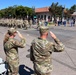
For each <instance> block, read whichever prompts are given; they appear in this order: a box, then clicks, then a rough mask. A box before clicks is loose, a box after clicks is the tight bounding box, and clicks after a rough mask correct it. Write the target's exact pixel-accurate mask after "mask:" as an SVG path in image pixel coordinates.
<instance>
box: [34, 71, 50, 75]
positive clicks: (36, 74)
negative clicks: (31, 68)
mask: <svg viewBox="0 0 76 75" xmlns="http://www.w3.org/2000/svg"><path fill="white" fill-rule="evenodd" d="M34 75H51V73H45V74H40V73H39V72H38V71H35V74H34Z"/></svg>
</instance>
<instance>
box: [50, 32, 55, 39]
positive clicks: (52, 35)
mask: <svg viewBox="0 0 76 75" xmlns="http://www.w3.org/2000/svg"><path fill="white" fill-rule="evenodd" d="M50 35H51V37H52V38H53V39H56V35H55V34H54V33H53V32H51V31H50Z"/></svg>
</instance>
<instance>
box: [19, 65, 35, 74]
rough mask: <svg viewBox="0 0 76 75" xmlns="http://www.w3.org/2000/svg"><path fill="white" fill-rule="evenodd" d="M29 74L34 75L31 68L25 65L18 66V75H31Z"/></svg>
mask: <svg viewBox="0 0 76 75" xmlns="http://www.w3.org/2000/svg"><path fill="white" fill-rule="evenodd" d="M31 74H34V71H33V70H32V69H31V68H29V67H27V66H25V65H20V66H19V75H31Z"/></svg>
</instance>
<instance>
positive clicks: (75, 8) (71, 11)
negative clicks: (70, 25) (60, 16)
mask: <svg viewBox="0 0 76 75" xmlns="http://www.w3.org/2000/svg"><path fill="white" fill-rule="evenodd" d="M75 10H76V5H73V6H71V8H70V9H69V11H70V14H73V12H75Z"/></svg>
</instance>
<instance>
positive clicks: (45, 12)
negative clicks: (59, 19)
mask: <svg viewBox="0 0 76 75" xmlns="http://www.w3.org/2000/svg"><path fill="white" fill-rule="evenodd" d="M35 13H36V16H37V18H39V19H44V20H52V16H51V13H50V12H49V7H43V8H36V9H35Z"/></svg>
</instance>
